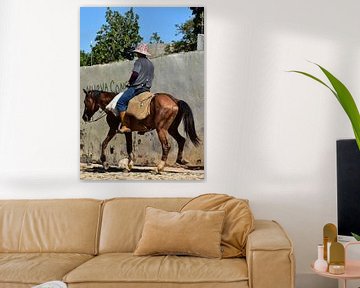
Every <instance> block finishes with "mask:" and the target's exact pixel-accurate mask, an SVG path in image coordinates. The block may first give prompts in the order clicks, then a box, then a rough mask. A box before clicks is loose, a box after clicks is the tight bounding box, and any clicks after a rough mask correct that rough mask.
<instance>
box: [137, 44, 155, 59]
mask: <svg viewBox="0 0 360 288" xmlns="http://www.w3.org/2000/svg"><path fill="white" fill-rule="evenodd" d="M134 52H137V53H140V54H143V55H146V56H151V54H150V53H149V49H148V46H147V45H146V44H145V43H141V44H139V45H138V46H137V47H136V49H135V50H134Z"/></svg>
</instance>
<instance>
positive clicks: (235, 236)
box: [181, 194, 254, 258]
mask: <svg viewBox="0 0 360 288" xmlns="http://www.w3.org/2000/svg"><path fill="white" fill-rule="evenodd" d="M194 209H195V210H197V209H200V210H210V211H214V210H215V211H217V210H223V211H225V212H226V215H225V220H224V229H223V232H222V237H221V247H222V250H223V255H222V257H223V258H231V257H245V255H246V240H247V236H248V235H249V233H250V232H251V231H253V230H254V217H253V214H252V212H251V210H250V208H249V205H248V201H247V200H240V199H236V198H234V197H232V196H229V195H225V194H204V195H200V196H198V197H196V198H194V199H191V200H190V201H189V202H188V203H186V204H185V205H184V207H182V209H181V211H188V210H194Z"/></svg>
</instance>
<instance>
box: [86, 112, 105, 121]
mask: <svg viewBox="0 0 360 288" xmlns="http://www.w3.org/2000/svg"><path fill="white" fill-rule="evenodd" d="M106 114H107V113H106V111H104V110H102V111H101V113H100V116H99V117H98V118H96V119H94V120H92V119H90V121H88V123H93V122H96V121H98V120H100V119H101V118H104V117H105V116H106Z"/></svg>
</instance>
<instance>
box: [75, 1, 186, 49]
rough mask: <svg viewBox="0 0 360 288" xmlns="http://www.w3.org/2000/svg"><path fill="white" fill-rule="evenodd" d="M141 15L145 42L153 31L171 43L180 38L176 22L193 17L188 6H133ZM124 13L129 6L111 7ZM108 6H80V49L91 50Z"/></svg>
mask: <svg viewBox="0 0 360 288" xmlns="http://www.w3.org/2000/svg"><path fill="white" fill-rule="evenodd" d="M133 8H134V12H135V13H136V14H138V15H139V26H140V35H141V37H143V42H149V40H150V36H151V35H152V33H154V32H157V33H158V34H159V35H160V37H161V40H163V41H164V42H165V43H170V42H171V41H173V40H179V39H180V38H181V35H178V36H176V33H177V30H176V27H175V24H181V23H184V22H185V21H187V20H188V19H190V18H191V16H192V14H191V10H190V9H189V8H188V7H133ZM111 9H112V10H116V11H119V12H120V13H121V14H122V15H123V14H124V13H125V12H126V11H128V10H129V9H130V8H129V7H111ZM105 12H106V7H81V8H80V49H81V50H85V51H86V52H89V51H90V42H91V41H93V43H94V41H95V37H96V32H97V31H98V30H99V29H100V27H101V25H103V24H104V23H105Z"/></svg>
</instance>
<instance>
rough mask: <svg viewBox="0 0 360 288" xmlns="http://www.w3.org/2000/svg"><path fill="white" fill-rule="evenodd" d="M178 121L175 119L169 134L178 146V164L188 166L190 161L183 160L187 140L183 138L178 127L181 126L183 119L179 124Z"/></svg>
mask: <svg viewBox="0 0 360 288" xmlns="http://www.w3.org/2000/svg"><path fill="white" fill-rule="evenodd" d="M176 120H177V119H175V121H174V122H173V124H172V125H171V126H170V128H169V134H170V135H171V136H172V137H173V138H174V139H175V140H176V142H177V144H178V154H177V157H176V163H177V164H180V165H186V164H187V163H188V161H186V160H184V159H183V151H184V145H185V138H184V137H183V136H181V135H180V133H179V131H178V126H179V124H180V121H181V119H180V121H178V122H177V121H176ZM176 122H177V123H176Z"/></svg>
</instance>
